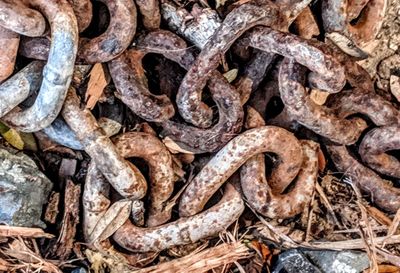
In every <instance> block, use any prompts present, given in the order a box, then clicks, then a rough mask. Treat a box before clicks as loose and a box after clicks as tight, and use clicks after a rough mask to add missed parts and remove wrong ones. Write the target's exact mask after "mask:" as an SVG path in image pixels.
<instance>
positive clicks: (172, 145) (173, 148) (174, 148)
mask: <svg viewBox="0 0 400 273" xmlns="http://www.w3.org/2000/svg"><path fill="white" fill-rule="evenodd" d="M162 142H163V143H164V145H165V146H166V147H167V148H168V150H169V151H170V152H171V153H172V154H177V153H182V154H193V153H192V152H190V151H186V150H185V149H182V148H181V147H179V145H178V144H176V142H175V141H173V140H172V139H171V138H170V137H166V138H164V139H163V140H162Z"/></svg>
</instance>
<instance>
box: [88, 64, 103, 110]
mask: <svg viewBox="0 0 400 273" xmlns="http://www.w3.org/2000/svg"><path fill="white" fill-rule="evenodd" d="M107 78H108V77H106V74H105V71H104V69H103V65H102V64H101V63H97V64H95V65H94V66H93V68H92V71H91V72H90V79H89V83H88V88H87V91H86V94H85V101H86V108H88V109H93V107H94V106H95V105H96V103H97V101H98V100H99V98H100V97H101V95H103V91H104V88H105V87H106V86H107V84H108V83H109V80H108V79H107Z"/></svg>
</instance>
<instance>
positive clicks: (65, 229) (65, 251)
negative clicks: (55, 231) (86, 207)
mask: <svg viewBox="0 0 400 273" xmlns="http://www.w3.org/2000/svg"><path fill="white" fill-rule="evenodd" d="M80 198H81V187H80V185H75V184H74V182H72V181H71V180H69V179H68V180H67V183H66V185H65V197H64V216H63V220H62V226H61V230H60V235H59V236H58V239H57V242H56V244H55V245H54V247H53V250H52V252H53V253H54V254H55V255H57V256H58V257H60V258H61V259H62V260H65V259H67V258H68V256H69V255H70V254H71V253H72V249H73V244H74V242H75V235H76V226H77V225H78V223H79V204H80Z"/></svg>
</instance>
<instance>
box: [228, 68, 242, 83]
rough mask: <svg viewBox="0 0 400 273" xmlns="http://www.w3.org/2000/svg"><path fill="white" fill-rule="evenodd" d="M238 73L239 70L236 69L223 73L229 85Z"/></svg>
mask: <svg viewBox="0 0 400 273" xmlns="http://www.w3.org/2000/svg"><path fill="white" fill-rule="evenodd" d="M238 72H239V70H238V69H237V68H234V69H231V70H229V71H228V72H226V73H224V77H225V79H226V80H227V81H228V82H229V83H231V82H233V81H234V80H235V79H236V77H237V75H238Z"/></svg>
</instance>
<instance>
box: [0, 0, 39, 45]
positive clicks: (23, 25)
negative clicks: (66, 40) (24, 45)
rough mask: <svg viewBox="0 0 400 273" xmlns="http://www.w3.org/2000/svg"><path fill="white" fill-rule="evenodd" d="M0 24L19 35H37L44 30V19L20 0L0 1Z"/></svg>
mask: <svg viewBox="0 0 400 273" xmlns="http://www.w3.org/2000/svg"><path fill="white" fill-rule="evenodd" d="M0 26H2V27H4V28H6V29H9V30H11V31H13V32H16V33H18V34H21V35H25V36H30V37H37V36H40V35H42V34H43V33H44V32H45V30H46V21H45V19H44V17H43V15H42V14H41V13H40V12H38V11H37V10H34V9H30V8H28V7H27V6H25V5H24V4H23V3H22V1H20V0H1V1H0Z"/></svg>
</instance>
